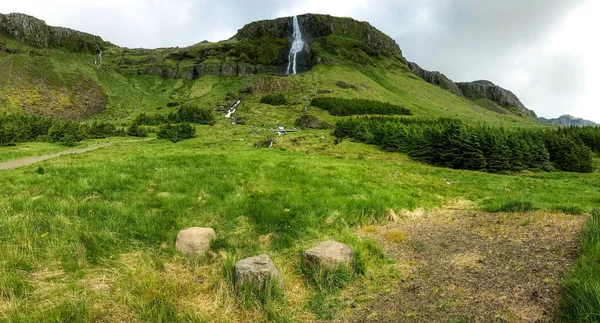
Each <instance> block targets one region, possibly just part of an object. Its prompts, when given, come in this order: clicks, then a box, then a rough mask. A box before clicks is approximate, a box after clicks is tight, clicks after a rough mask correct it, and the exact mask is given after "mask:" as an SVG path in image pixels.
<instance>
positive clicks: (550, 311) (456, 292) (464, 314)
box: [341, 210, 587, 322]
mask: <svg viewBox="0 0 600 323" xmlns="http://www.w3.org/2000/svg"><path fill="white" fill-rule="evenodd" d="M586 220H587V217H586V216H567V215H562V214H547V213H541V212H540V213H534V214H488V213H481V212H475V211H457V210H438V211H433V212H424V213H423V214H422V216H417V217H401V218H400V219H399V220H398V222H397V223H392V224H390V225H388V226H384V227H380V228H379V229H378V230H373V229H372V228H370V229H369V230H365V231H364V232H363V234H364V235H365V236H370V237H374V238H376V239H377V240H378V241H379V242H380V243H381V244H382V245H383V246H385V248H386V250H387V252H388V255H389V256H391V257H393V258H395V259H396V260H397V261H398V263H399V267H400V268H402V272H403V279H402V281H401V282H400V283H399V284H398V285H397V286H395V287H394V288H392V290H393V291H392V292H391V293H389V294H387V295H381V296H379V297H377V298H375V299H374V301H372V302H370V303H369V304H367V305H366V306H365V307H364V308H360V309H358V310H356V312H354V313H348V314H347V315H345V316H344V317H342V318H341V320H342V321H352V322H554V321H556V320H557V319H556V308H557V301H558V297H559V280H560V278H561V277H563V276H564V274H565V273H566V271H567V269H568V267H569V266H570V265H571V264H573V263H574V261H575V259H576V256H577V254H576V253H577V248H578V242H579V241H578V239H579V233H580V232H581V229H582V225H583V224H584V223H585V221H586ZM389 232H402V233H404V237H405V238H404V239H389V236H390V234H389ZM386 235H387V238H386Z"/></svg>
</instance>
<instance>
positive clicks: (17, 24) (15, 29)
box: [0, 13, 110, 53]
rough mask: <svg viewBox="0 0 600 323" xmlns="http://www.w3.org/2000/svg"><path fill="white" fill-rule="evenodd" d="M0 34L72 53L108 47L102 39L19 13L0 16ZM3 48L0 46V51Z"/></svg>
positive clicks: (30, 43) (32, 44)
mask: <svg viewBox="0 0 600 323" xmlns="http://www.w3.org/2000/svg"><path fill="white" fill-rule="evenodd" d="M0 32H4V33H5V34H7V35H9V36H11V37H14V38H15V39H17V40H19V41H22V42H24V43H26V44H28V45H31V46H35V47H41V48H58V47H62V48H66V49H68V50H72V51H87V52H92V53H94V52H96V51H97V50H98V49H105V48H106V47H108V46H110V44H109V43H107V42H105V41H103V40H102V38H100V37H98V36H94V35H90V34H87V33H84V32H80V31H77V30H72V29H68V28H62V27H51V26H48V25H46V23H45V22H44V21H43V20H40V19H37V18H35V17H32V16H28V15H25V14H21V13H11V14H8V15H3V14H0ZM2 47H3V46H2V45H1V44H0V49H1V48H2Z"/></svg>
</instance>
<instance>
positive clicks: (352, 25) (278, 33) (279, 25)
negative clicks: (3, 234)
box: [234, 14, 402, 56]
mask: <svg viewBox="0 0 600 323" xmlns="http://www.w3.org/2000/svg"><path fill="white" fill-rule="evenodd" d="M298 22H299V23H300V28H301V29H302V34H303V36H304V39H305V41H306V42H307V43H309V45H310V43H311V42H312V41H313V40H314V39H315V38H321V37H327V36H330V35H337V36H342V37H346V38H351V39H355V40H358V41H361V42H363V43H365V44H367V45H368V46H370V47H371V48H373V49H375V50H378V51H382V52H387V53H388V54H392V53H393V54H398V55H400V56H402V50H401V49H400V46H398V44H397V43H396V41H394V40H393V39H392V38H390V37H389V36H387V35H386V34H384V33H383V32H381V31H379V30H378V29H377V28H375V27H373V26H371V25H370V24H369V23H368V22H363V21H357V20H354V19H351V18H340V17H333V16H330V15H316V14H305V15H301V16H298ZM293 30H294V27H293V23H292V17H285V18H279V19H274V20H263V21H256V22H253V23H250V24H248V25H246V26H244V28H242V29H240V30H239V31H238V33H237V34H236V35H235V36H234V38H236V39H238V40H239V39H244V38H250V39H258V38H264V37H274V38H283V39H288V40H289V39H290V38H291V37H292V34H293Z"/></svg>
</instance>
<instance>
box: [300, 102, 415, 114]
mask: <svg viewBox="0 0 600 323" xmlns="http://www.w3.org/2000/svg"><path fill="white" fill-rule="evenodd" d="M311 105H312V106H315V107H318V108H321V109H323V110H327V111H329V113H330V114H331V115H334V116H351V115H364V114H379V115H407V116H408V115H412V112H411V111H410V110H409V109H407V108H404V107H401V106H398V105H394V104H391V103H387V102H380V101H372V100H363V99H339V98H315V99H313V100H312V102H311Z"/></svg>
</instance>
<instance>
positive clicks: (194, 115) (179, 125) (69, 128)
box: [0, 105, 216, 146]
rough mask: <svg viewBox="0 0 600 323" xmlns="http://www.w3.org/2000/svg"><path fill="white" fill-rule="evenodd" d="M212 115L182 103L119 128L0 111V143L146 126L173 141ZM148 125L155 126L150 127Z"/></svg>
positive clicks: (138, 133)
mask: <svg viewBox="0 0 600 323" xmlns="http://www.w3.org/2000/svg"><path fill="white" fill-rule="evenodd" d="M215 122H216V120H215V116H214V114H213V112H212V110H210V109H203V108H199V107H197V106H193V105H185V106H183V107H181V108H180V109H178V111H177V112H172V113H169V114H165V115H161V114H157V115H152V116H150V115H146V114H143V113H142V114H140V115H138V116H137V117H136V119H135V120H134V121H133V122H132V124H131V125H129V126H128V127H127V128H120V127H117V126H115V125H114V124H112V123H108V122H97V121H95V122H93V123H91V124H88V123H78V122H74V121H64V120H57V119H51V118H46V117H40V116H31V115H25V114H4V115H0V146H6V145H13V144H16V143H19V142H31V141H42V142H55V143H62V144H64V145H68V146H70V145H74V144H75V143H77V142H79V141H82V140H85V139H99V138H107V137H116V136H125V135H129V136H135V137H146V136H147V135H148V132H149V130H153V131H155V132H156V133H157V136H158V138H159V139H168V140H171V141H173V142H176V141H180V140H185V139H190V138H193V137H195V135H196V128H195V127H194V126H193V125H191V123H194V124H206V125H213V124H214V123H215ZM149 126H158V127H157V128H156V129H153V128H151V127H149Z"/></svg>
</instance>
